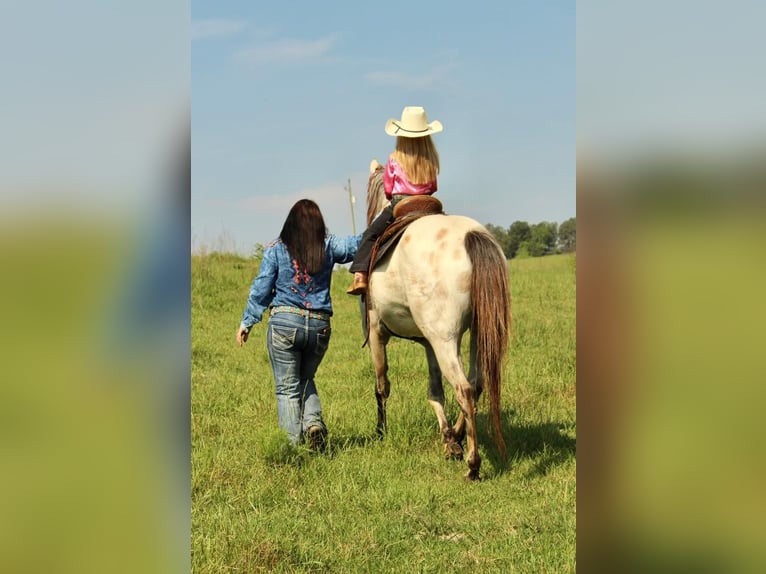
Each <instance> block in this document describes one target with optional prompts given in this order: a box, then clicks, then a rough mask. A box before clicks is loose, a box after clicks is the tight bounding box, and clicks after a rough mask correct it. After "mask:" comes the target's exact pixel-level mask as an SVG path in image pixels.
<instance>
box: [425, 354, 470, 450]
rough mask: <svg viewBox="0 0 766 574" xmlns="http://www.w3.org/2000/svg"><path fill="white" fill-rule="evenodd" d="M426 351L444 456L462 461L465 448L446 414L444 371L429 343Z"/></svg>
mask: <svg viewBox="0 0 766 574" xmlns="http://www.w3.org/2000/svg"><path fill="white" fill-rule="evenodd" d="M423 346H424V347H425V349H426V358H427V359H428V402H429V403H430V404H431V407H432V408H433V409H434V413H436V419H437V420H438V421H439V430H440V431H441V433H442V442H443V443H444V456H445V457H446V458H451V459H457V460H461V459H462V458H463V448H462V447H461V446H460V444H459V441H456V440H455V435H454V433H453V431H452V427H451V426H450V424H449V421H447V416H446V415H445V414H444V387H443V386H442V371H441V369H440V368H439V362H438V361H437V360H436V355H434V350H433V348H431V345H429V344H428V343H427V342H424V343H423Z"/></svg>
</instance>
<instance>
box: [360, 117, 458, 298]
mask: <svg viewBox="0 0 766 574" xmlns="http://www.w3.org/2000/svg"><path fill="white" fill-rule="evenodd" d="M442 129H443V127H442V124H441V122H439V121H436V120H434V121H433V122H431V123H429V122H428V117H427V116H426V111H425V110H424V109H423V108H421V107H419V106H408V107H406V108H404V110H402V118H401V119H400V120H396V119H391V120H388V122H386V128H385V130H386V133H387V134H388V135H390V136H396V148H395V149H394V151H393V153H391V155H390V156H389V158H388V162H387V163H386V166H385V168H384V167H382V166H381V165H380V164H378V162H377V161H375V160H372V163H371V164H370V172H371V173H373V174H374V175H373V177H382V178H383V189H384V190H385V192H386V198H387V199H390V200H391V204H390V205H389V206H388V207H386V208H385V209H383V211H381V212H380V214H379V215H378V217H376V218H375V220H374V221H373V222H372V223H370V226H369V227H368V228H367V230H366V231H365V232H364V235H362V242H361V244H360V245H359V251H358V252H357V254H356V257H355V258H354V263H353V264H352V265H351V267H349V271H351V272H352V273H353V274H354V282H353V283H352V284H351V286H350V287H349V288H348V290H347V291H346V293H348V294H349V295H361V294H362V293H366V292H367V271H368V268H369V265H370V256H371V254H372V248H373V246H374V245H375V241H376V240H377V239H378V237H380V236H381V234H382V233H383V232H384V231H385V230H386V227H388V226H389V225H390V224H391V223H392V222H393V221H394V206H395V205H396V202H397V201H399V200H400V199H401V198H402V197H406V196H409V195H431V194H433V193H434V192H436V189H437V175H438V174H439V153H438V152H437V151H436V146H435V145H434V142H433V140H432V139H431V134H435V133H439V132H440V131H442Z"/></svg>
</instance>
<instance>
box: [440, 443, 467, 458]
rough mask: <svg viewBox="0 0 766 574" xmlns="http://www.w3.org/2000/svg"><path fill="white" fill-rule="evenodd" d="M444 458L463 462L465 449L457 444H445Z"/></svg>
mask: <svg viewBox="0 0 766 574" xmlns="http://www.w3.org/2000/svg"><path fill="white" fill-rule="evenodd" d="M444 458H446V459H447V460H463V448H462V447H461V446H460V445H459V444H458V443H456V442H450V443H447V444H445V445H444Z"/></svg>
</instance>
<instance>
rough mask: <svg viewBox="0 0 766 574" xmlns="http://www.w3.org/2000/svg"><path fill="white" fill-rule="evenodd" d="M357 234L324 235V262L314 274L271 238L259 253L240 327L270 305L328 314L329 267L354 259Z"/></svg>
mask: <svg viewBox="0 0 766 574" xmlns="http://www.w3.org/2000/svg"><path fill="white" fill-rule="evenodd" d="M361 238H362V236H361V235H352V236H349V237H337V236H335V235H328V236H327V238H326V239H325V257H326V261H325V265H324V267H323V268H322V270H321V271H320V272H319V273H317V274H316V275H309V274H308V273H305V272H304V271H303V270H302V269H300V268H299V267H298V264H297V262H296V261H295V260H293V259H292V258H291V257H290V254H289V253H288V251H287V247H285V245H284V243H282V241H281V240H279V239H277V240H275V241H273V242H271V243H270V244H269V245H268V247H267V248H266V250H265V251H264V253H263V261H261V269H260V271H259V272H258V276H257V277H256V278H255V279H253V284H252V286H251V287H250V296H249V297H248V298H247V305H246V306H245V311H244V313H243V314H242V323H241V327H242V328H244V329H247V330H248V331H249V330H250V328H251V327H252V326H253V325H255V324H256V323H260V322H261V319H262V318H263V313H264V311H265V310H266V309H267V308H268V307H270V306H273V307H276V306H280V305H288V306H290V307H298V308H300V309H310V310H312V311H322V312H324V313H328V314H330V315H332V301H331V299H330V281H331V279H332V270H333V267H334V266H335V264H336V263H348V262H349V261H352V260H353V259H354V255H355V254H356V249H357V247H358V246H359V241H360V239H361Z"/></svg>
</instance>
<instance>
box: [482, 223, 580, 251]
mask: <svg viewBox="0 0 766 574" xmlns="http://www.w3.org/2000/svg"><path fill="white" fill-rule="evenodd" d="M485 227H486V228H487V230H488V231H489V232H490V233H492V235H494V236H495V239H497V241H498V243H500V247H502V248H503V253H505V256H506V257H507V258H508V259H513V258H514V257H542V256H543V255H552V254H554V253H569V252H572V251H575V250H576V247H577V223H576V218H574V217H571V218H569V219H567V220H566V221H564V222H563V223H562V224H561V225H558V224H556V223H555V222H550V221H543V222H541V223H534V224H532V225H530V224H529V223H527V222H526V221H514V222H513V223H511V226H510V227H508V228H507V229H505V228H503V227H500V226H499V225H493V224H491V223H488V224H486V225H485Z"/></svg>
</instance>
